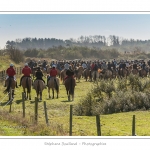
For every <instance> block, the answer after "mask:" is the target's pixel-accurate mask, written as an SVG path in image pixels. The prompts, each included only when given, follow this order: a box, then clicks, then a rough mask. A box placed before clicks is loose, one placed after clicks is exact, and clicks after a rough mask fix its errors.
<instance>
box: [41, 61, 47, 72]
mask: <svg viewBox="0 0 150 150" xmlns="http://www.w3.org/2000/svg"><path fill="white" fill-rule="evenodd" d="M46 65H47V62H46V61H45V60H44V61H43V63H42V67H43V68H44V70H47V68H46Z"/></svg>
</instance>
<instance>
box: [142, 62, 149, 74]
mask: <svg viewBox="0 0 150 150" xmlns="http://www.w3.org/2000/svg"><path fill="white" fill-rule="evenodd" d="M141 68H142V69H143V70H145V71H146V72H148V70H147V69H146V64H145V61H144V62H143V63H142V65H141Z"/></svg>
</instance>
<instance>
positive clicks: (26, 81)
mask: <svg viewBox="0 0 150 150" xmlns="http://www.w3.org/2000/svg"><path fill="white" fill-rule="evenodd" d="M41 69H42V71H43V74H44V76H45V77H47V74H48V73H49V72H50V67H48V66H47V68H46V69H45V68H41ZM35 71H36V68H33V69H32V78H33V79H34V77H35ZM57 71H58V76H57V77H55V78H54V77H51V79H50V80H49V81H48V95H49V98H52V99H54V91H56V95H57V96H56V98H58V97H59V86H60V81H59V79H60V80H61V81H62V82H63V83H64V85H65V88H66V93H67V96H68V101H70V100H71V96H72V100H74V89H75V85H76V83H75V79H76V80H77V81H78V82H80V79H81V77H84V78H85V81H87V80H88V79H89V81H96V80H97V79H113V78H117V77H118V78H123V77H125V78H127V76H128V75H129V74H131V73H132V74H136V75H139V76H141V77H146V76H147V74H148V72H147V71H146V70H145V69H133V68H131V67H129V68H128V69H121V70H116V69H113V70H112V71H111V70H108V69H106V70H104V69H103V70H101V69H98V71H91V70H89V69H83V67H82V66H79V67H77V68H76V69H74V72H75V75H74V77H75V79H74V78H68V79H67V80H66V81H65V80H64V79H65V77H66V70H65V69H63V70H58V69H57ZM32 82H33V80H32V79H31V77H24V78H23V79H22V82H21V85H22V88H23V92H24V93H25V98H26V99H29V100H31V88H32ZM15 85H16V81H15V80H14V79H13V78H8V80H7V81H6V86H7V88H6V89H5V91H4V93H8V94H9V100H11V99H13V98H14V90H15ZM33 87H34V89H35V91H36V94H37V98H38V99H39V100H42V92H43V90H44V89H45V87H46V85H45V84H44V82H43V81H42V80H35V81H34V84H33ZM11 90H12V91H11ZM50 90H52V97H51V95H50Z"/></svg>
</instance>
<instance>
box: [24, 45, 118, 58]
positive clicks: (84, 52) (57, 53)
mask: <svg viewBox="0 0 150 150" xmlns="http://www.w3.org/2000/svg"><path fill="white" fill-rule="evenodd" d="M24 55H25V56H26V57H39V58H44V57H49V58H53V59H82V58H85V59H88V58H98V59H111V58H117V57H118V56H119V52H118V51H117V50H116V49H106V50H101V49H97V48H89V47H81V46H72V47H63V46H58V47H52V48H48V49H47V50H41V49H40V50H38V49H28V50H26V51H24Z"/></svg>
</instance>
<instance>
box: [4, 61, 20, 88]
mask: <svg viewBox="0 0 150 150" xmlns="http://www.w3.org/2000/svg"><path fill="white" fill-rule="evenodd" d="M13 66H14V65H13V64H12V63H11V64H10V67H9V68H8V69H7V70H6V73H7V77H6V80H7V79H8V78H13V79H14V80H15V81H16V88H18V86H17V80H16V77H15V75H16V71H15V69H14V68H13ZM6 80H5V85H4V87H6Z"/></svg>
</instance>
